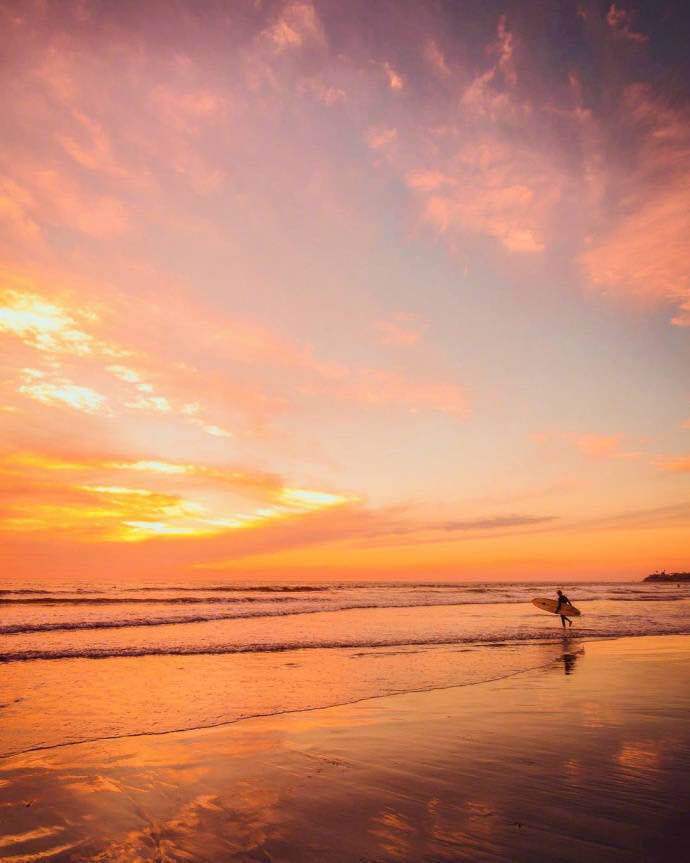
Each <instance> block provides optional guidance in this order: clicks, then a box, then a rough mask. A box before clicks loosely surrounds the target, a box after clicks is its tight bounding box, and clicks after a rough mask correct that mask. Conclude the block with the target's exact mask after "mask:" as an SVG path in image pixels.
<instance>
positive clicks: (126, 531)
mask: <svg viewBox="0 0 690 863" xmlns="http://www.w3.org/2000/svg"><path fill="white" fill-rule="evenodd" d="M122 475H124V476H125V477H126V476H127V475H130V476H132V477H135V476H136V475H140V476H141V475H146V476H148V477H149V478H150V480H155V483H156V484H155V486H154V487H141V485H134V484H128V485H123V484H122V481H121V479H120V477H121V476H122ZM17 477H21V487H18V486H17V483H16V478H17ZM55 477H57V479H55ZM0 478H2V480H3V481H2V485H0V494H1V499H2V506H1V508H0V530H1V531H5V532H10V533H14V534H17V533H26V532H29V533H32V534H40V535H46V536H51V535H52V536H62V535H70V536H71V537H73V538H74V539H75V540H78V541H82V542H104V541H106V542H139V541H142V540H147V539H154V538H161V537H191V536H197V537H207V536H215V535H219V534H222V533H225V532H227V531H236V530H247V529H255V528H259V527H263V526H265V525H267V524H269V523H271V522H273V521H276V520H283V519H293V518H296V517H300V516H303V515H305V514H308V513H314V512H318V511H320V510H325V509H329V508H331V507H337V506H342V505H344V504H346V503H352V502H354V501H356V498H355V497H352V496H349V495H342V494H336V493H333V492H326V491H319V490H312V489H305V488H295V487H292V486H289V485H286V484H285V483H284V482H282V481H281V480H279V479H277V478H276V477H269V476H268V475H266V474H251V473H248V472H247V471H243V470H233V469H229V470H223V469H220V468H209V467H206V466H203V465H189V464H175V463H166V462H159V461H152V460H139V461H134V462H117V461H112V460H108V459H104V458H100V459H94V460H90V461H82V462H75V461H70V460H64V459H61V458H59V457H53V456H50V455H43V454H40V453H38V454H32V453H8V454H6V455H5V456H4V457H3V458H2V459H0ZM161 485H163V486H165V487H163V488H162V487H161ZM171 486H172V489H171ZM257 497H258V499H259V502H260V505H259V506H257V505H256V502H255V499H256V498H257Z"/></svg>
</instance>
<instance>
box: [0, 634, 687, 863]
mask: <svg viewBox="0 0 690 863" xmlns="http://www.w3.org/2000/svg"><path fill="white" fill-rule="evenodd" d="M678 637H681V638H682V637H688V638H690V632H688V633H651V634H648V633H645V634H643V635H620V634H617V635H596V636H584V637H582V638H581V639H578V637H577V635H576V634H570V633H569V631H568V634H560V633H559V637H554V638H553V639H550V640H544V639H539V640H536V639H535V640H533V641H531V640H529V639H525V640H524V641H516V642H514V643H511V644H510V646H511V647H512V646H523V645H524V646H529V645H539V644H548V645H557V644H560V643H562V641H563V639H571V638H572V639H577V644H578V645H582V646H584V645H585V644H593V643H597V642H612V641H618V640H621V639H625V640H628V639H629V640H637V639H647V638H678ZM468 643H469V642H468ZM456 644H457V642H439V643H438V644H437V645H436V644H435V645H433V647H434V648H435V647H438V648H444V647H449V646H455V645H456ZM469 644H471V646H472V647H473V648H478V649H481V648H482V647H486V648H487V649H490V648H494V647H496V646H503V645H496V644H493V643H486V644H483V643H482V642H471V643H469ZM385 646H386V647H390V646H393V647H396V646H401V645H385ZM405 646H408V645H407V644H406V645H405ZM319 649H323V648H321V647H313V648H312V647H303V648H293V649H291V650H290V651H289V652H295V653H297V652H299V651H307V650H319ZM327 649H330V648H327ZM334 649H336V650H347V649H350V646H349V645H348V646H347V647H337V648H334ZM285 652H288V651H285ZM147 655H148V654H147ZM160 655H162V656H184V655H185V654H160ZM193 655H195V656H196V655H203V656H214V655H217V654H213V653H209V654H193ZM222 655H226V654H222ZM118 658H122V659H131V658H146V657H145V656H144V657H138V656H135V657H131V656H129V655H124V656H122V657H112V656H108V657H88V659H89V660H92V659H93V660H104V661H107V660H112V659H116V660H117V659H118ZM83 660H84V657H69V658H60V661H63V662H64V661H75V662H80V661H83ZM22 661H24V662H52V661H54V660H52V659H43V658H39V659H26V660H22ZM555 661H558V660H557V659H554V658H551V659H549V660H548V661H545V662H543V663H541V664H538V665H533V666H529V667H528V668H521V669H518V670H516V671H511V672H508V673H506V674H502V675H497V676H496V677H488V678H486V679H483V680H471V681H467V682H459V683H450V684H444V685H441V686H428V687H418V688H410V689H400V690H397V691H390V692H383V693H379V694H376V695H368V696H364V697H361V698H355V699H352V700H348V701H339V702H335V703H329V704H319V705H314V706H313V707H298V708H294V709H285V710H276V711H271V712H266V713H253V714H249V715H246V716H239V717H237V718H233V719H225V720H221V721H220V722H216V723H210V724H202V725H194V726H184V727H179V728H171V729H165V730H161V731H151V730H149V731H135V732H132V733H125V734H114V735H107V736H99V737H91V738H86V739H84V740H73V741H69V740H68V741H64V742H60V743H51V744H45V745H39V746H32V747H28V748H26V749H20V750H17V751H15V752H8V753H0V765H1V764H2V762H3V761H5V760H7V759H10V758H16V757H19V756H22V755H29V754H31V753H34V752H48V751H51V750H54V749H64V748H66V747H71V746H84V745H86V744H91V743H101V742H103V743H105V742H111V741H118V740H132V739H137V738H146V737H162V736H165V735H171V734H186V733H194V732H201V731H205V730H212V729H222V728H224V727H226V726H233V725H237V724H238V723H240V722H250V721H252V720H258V719H268V718H273V717H280V716H291V715H294V714H301V713H313V712H314V711H319V710H330V709H333V708H339V707H348V706H351V705H357V704H361V703H364V702H368V701H377V700H379V699H385V698H394V697H396V696H399V695H412V694H417V693H426V692H441V691H445V690H452V689H464V688H465V687H470V686H481V685H483V684H488V683H496V682H498V681H501V680H507V679H509V678H512V677H516V676H519V675H522V674H529V673H530V672H534V671H539V670H540V669H545V668H548V667H549V666H551V665H552V664H553V663H554V662H555ZM8 664H9V663H8ZM0 859H2V858H1V857H0Z"/></svg>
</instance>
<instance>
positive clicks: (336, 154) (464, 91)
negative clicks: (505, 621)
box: [0, 0, 690, 583]
mask: <svg viewBox="0 0 690 863" xmlns="http://www.w3.org/2000/svg"><path fill="white" fill-rule="evenodd" d="M0 34H1V35H0V41H1V43H2V49H1V57H2V60H1V61H0V76H1V81H0V83H1V84H2V92H3V105H2V109H1V110H2V129H3V131H2V136H1V137H0V537H1V539H0V571H1V572H2V573H3V576H4V577H5V578H9V579H12V580H17V579H19V580H25V581H26V582H27V583H29V582H31V581H35V580H40V579H49V580H50V579H56V580H60V579H76V580H94V579H104V580H107V581H108V582H115V583H117V582H119V581H127V580H131V579H137V580H144V581H146V580H151V581H156V580H161V579H169V578H171V577H174V578H175V579H176V580H177V581H178V583H182V582H184V581H185V580H186V581H189V582H192V583H221V582H227V581H239V580H244V579H249V580H291V581H294V580H297V581H302V580H314V579H316V580H328V579H332V578H336V579H343V580H372V579H374V580H409V579H415V580H421V581H429V580H444V581H449V580H462V581H468V580H492V579H496V580H511V579H512V580H519V579H534V580H549V579H556V578H568V579H599V578H601V579H638V578H641V577H642V576H644V575H646V574H647V573H649V572H651V571H652V570H655V569H657V568H665V569H667V570H683V569H685V570H687V569H690V375H689V374H688V372H689V371H690V267H689V266H688V264H689V262H690V123H689V122H688V120H689V118H690V89H689V86H690V85H689V84H688V82H689V81H690V74H689V73H690V68H689V67H690V60H689V58H688V55H687V44H688V39H689V38H690V13H689V11H688V8H687V4H684V3H682V2H677V3H674V2H664V0H658V2H653V3H652V2H645V3H643V2H638V3H634V4H630V3H625V2H621V3H620V4H619V3H609V2H603V3H602V2H580V3H571V2H550V3H541V4H536V3H530V2H526V0H523V2H511V0H505V2H494V0H468V2H463V0H454V2H450V0H416V2H408V0H373V2H372V0H348V2H347V3H342V2H338V0H287V2H286V0H213V2H212V0H196V2H192V0H176V2H157V0H150V2H147V3H145V4H142V3H139V2H129V0H120V2H117V3H115V2H106V0H100V2H97V0H60V2H50V0H30V2H29V0H27V2H11V0H5V2H2V3H0Z"/></svg>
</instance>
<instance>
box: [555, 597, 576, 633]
mask: <svg viewBox="0 0 690 863" xmlns="http://www.w3.org/2000/svg"><path fill="white" fill-rule="evenodd" d="M556 593H557V594H558V602H557V603H556V614H560V615H561V625H562V626H563V629H565V622H566V620H567V621H568V623H569V624H570V625H571V626H572V625H573V622H572V620H571V619H570V618H569V617H566V615H565V614H563V613H562V612H561V608H563V607H564V606H566V605H570V600H569V599H568V597H567V596H566V595H565V594H564V593H563V591H562V590H557V591H556Z"/></svg>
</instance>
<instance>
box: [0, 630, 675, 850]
mask: <svg viewBox="0 0 690 863" xmlns="http://www.w3.org/2000/svg"><path fill="white" fill-rule="evenodd" d="M631 643H632V640H631V639H626V640H624V641H621V642H619V643H618V645H616V643H611V642H598V643H591V644H588V645H587V647H586V650H585V651H584V652H583V653H582V654H581V655H580V656H579V659H578V664H577V667H576V671H574V673H573V674H568V675H564V674H563V673H562V663H561V661H560V659H559V658H558V656H557V652H556V651H554V656H553V657H552V658H551V660H550V662H549V663H548V664H547V665H545V666H544V667H543V668H542V669H540V670H532V671H528V672H525V673H522V674H519V675H517V676H513V677H509V678H506V679H503V680H500V681H496V682H493V683H486V684H481V685H478V686H469V687H461V688H453V689H444V690H440V691H436V692H426V693H417V694H404V695H397V696H391V697H389V698H386V699H380V700H374V701H365V702H361V703H360V704H357V705H349V706H347V707H338V708H332V709H327V710H321V711H316V712H307V713H296V714H293V715H291V716H282V717H272V718H265V719H256V720H251V721H248V722H244V723H239V724H237V725H233V726H230V727H228V728H221V729H212V730H208V731H201V732H199V731H197V732H187V733H185V734H181V735H163V736H161V737H155V736H154V737H140V738H137V739H130V740H126V739H125V740H118V741H111V742H101V743H90V744H82V745H80V746H78V747H77V748H76V749H75V748H74V747H63V748H57V749H52V750H48V751H45V752H37V753H33V754H28V755H24V756H17V757H15V758H11V759H9V760H5V761H4V762H3V764H2V773H1V775H0V779H2V785H1V787H0V797H1V798H2V802H3V804H5V806H4V809H3V811H5V812H6V815H5V816H4V817H5V818H6V819H7V821H6V823H7V824H9V825H11V830H10V831H9V832H8V835H7V836H6V837H5V838H4V839H3V840H2V841H3V845H2V846H0V854H3V853H4V854H7V855H8V856H9V855H14V856H9V859H15V860H16V859H20V858H21V859H23V860H32V859H42V858H41V854H42V853H43V854H45V855H46V856H47V855H48V854H50V853H55V854H56V855H57V854H59V853H61V852H60V851H59V849H61V848H62V849H65V850H63V852H62V853H63V854H67V855H68V856H67V857H65V858H64V859H70V860H71V859H73V860H102V861H106V860H108V861H121V863H125V861H132V860H156V859H164V860H189V859H192V860H237V861H240V860H250V859H251V860H314V861H317V860H319V861H349V860H362V859H367V860H391V861H392V860H403V861H412V860H425V859H433V860H443V861H452V860H482V861H483V860H525V861H526V860H540V861H541V860H543V861H547V860H549V861H550V860H556V859H558V860H564V861H581V860H591V861H609V860H614V859H616V860H630V861H633V860H639V859H642V858H641V857H640V856H639V855H640V853H641V852H642V853H644V859H645V860H650V861H665V860H669V859H680V858H679V857H674V855H677V854H679V853H680V852H681V851H682V849H683V847H685V843H687V841H688V838H689V836H688V832H687V828H688V825H687V822H686V821H685V816H686V812H687V809H688V805H689V804H690V798H688V795H687V788H688V782H687V779H688V775H689V772H690V737H689V736H688V726H687V722H686V717H687V710H688V688H687V674H686V672H685V668H686V666H687V662H688V659H689V657H690V647H689V646H688V640H687V637H674V638H670V637H666V638H665V639H664V638H657V639H643V640H641V647H640V648H637V649H636V648H634V647H630V649H629V650H628V647H629V646H630V645H631ZM612 648H613V649H612ZM659 654H661V656H662V657H663V658H659ZM559 666H560V667H561V672H560V673H559V674H553V673H551V670H552V669H554V668H555V669H558V667H559ZM593 697H596V698H598V699H600V700H601V701H602V702H604V703H605V705H606V707H607V710H606V713H607V718H606V719H604V720H602V722H601V724H600V725H599V726H598V727H597V728H592V727H591V726H589V725H588V723H587V721H586V720H587V715H588V706H587V705H588V702H589V701H590V700H591V699H592V698H593ZM508 709H509V710H510V722H508V723H506V721H505V720H506V711H507V710H508ZM583 720H584V721H583ZM564 751H565V752H566V753H567V755H565V756H564ZM650 801H653V805H650ZM7 804H10V805H9V806H8V805H7ZM68 850H69V853H68ZM22 855H23V856H22ZM31 855H34V856H31ZM70 855H71V856H70ZM58 859H63V858H59V857H58Z"/></svg>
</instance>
